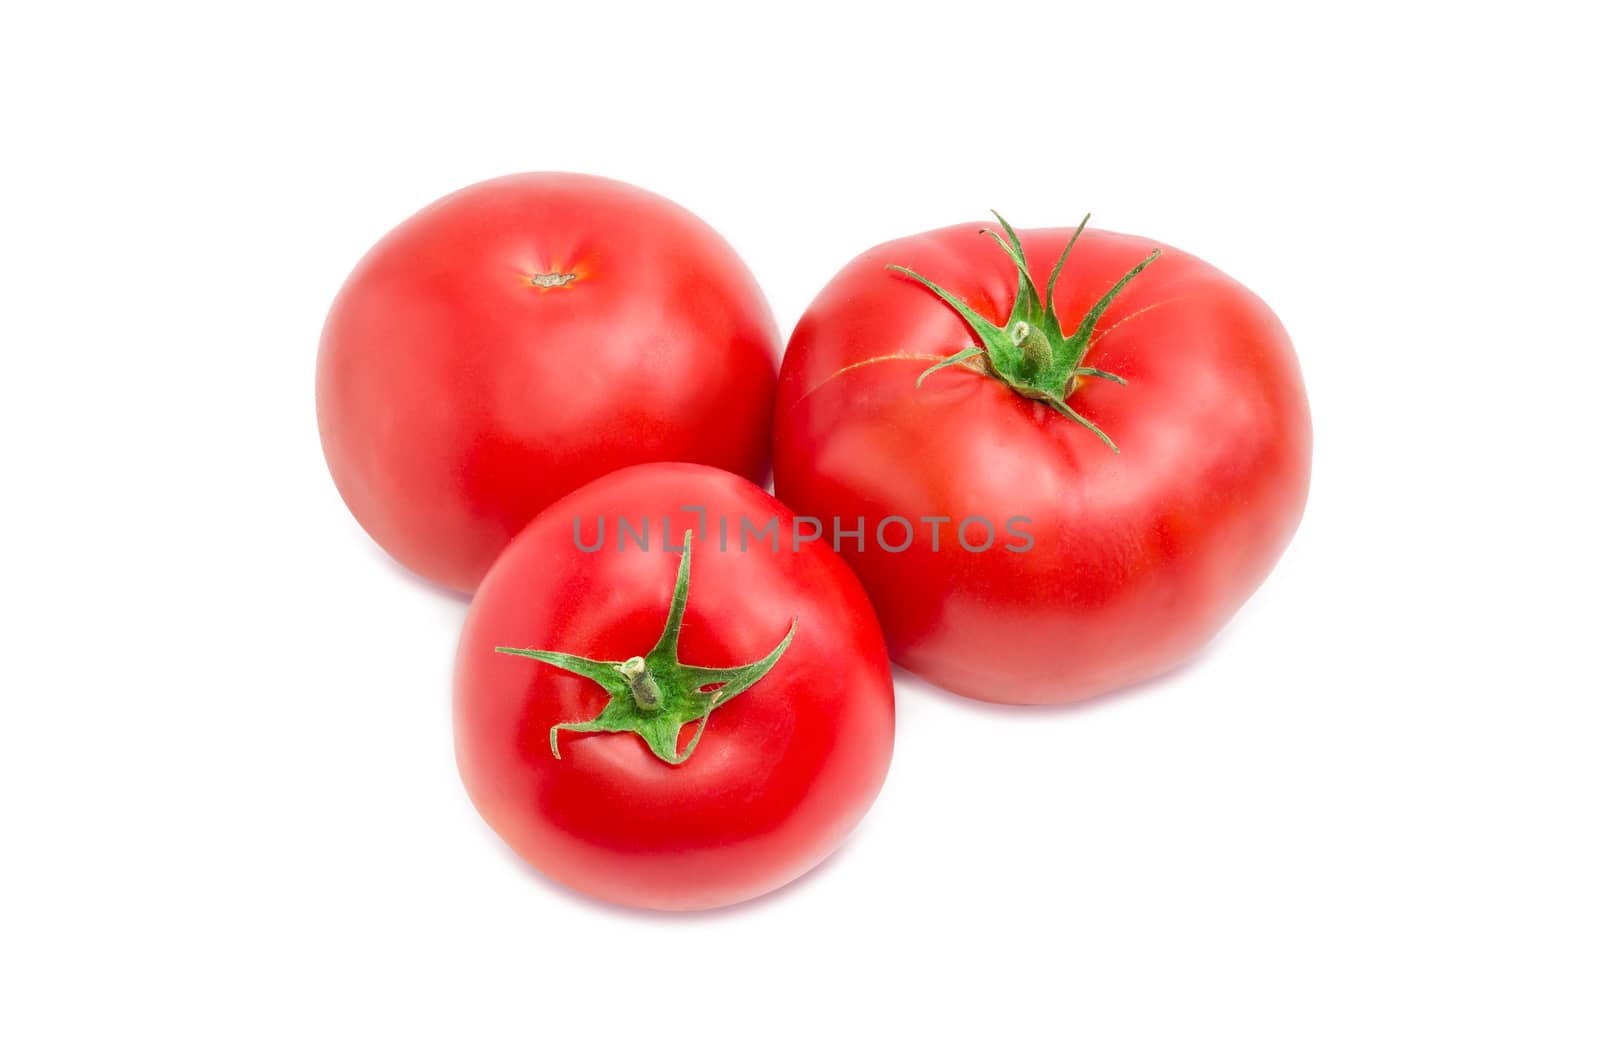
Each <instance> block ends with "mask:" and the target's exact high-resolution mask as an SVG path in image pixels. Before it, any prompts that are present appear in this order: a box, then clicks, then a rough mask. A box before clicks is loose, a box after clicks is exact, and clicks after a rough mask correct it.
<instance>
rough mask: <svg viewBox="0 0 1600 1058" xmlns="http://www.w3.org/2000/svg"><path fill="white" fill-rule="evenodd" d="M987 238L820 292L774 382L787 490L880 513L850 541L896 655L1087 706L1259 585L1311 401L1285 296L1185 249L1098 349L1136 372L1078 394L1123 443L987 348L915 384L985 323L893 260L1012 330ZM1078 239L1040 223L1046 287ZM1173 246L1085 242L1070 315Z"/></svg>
mask: <svg viewBox="0 0 1600 1058" xmlns="http://www.w3.org/2000/svg"><path fill="white" fill-rule="evenodd" d="M981 227H983V225H980V224H970V225H959V226H956V227H951V228H945V229H941V230H938V231H932V232H928V233H926V234H923V235H917V236H914V237H911V238H906V239H901V240H898V241H896V242H891V243H887V244H885V245H882V246H879V247H877V248H875V249H873V250H870V251H868V252H867V253H865V254H863V255H862V256H860V257H858V258H857V259H856V260H854V261H852V262H851V263H850V264H849V265H847V266H846V267H845V269H844V270H843V271H842V272H840V273H839V275H838V276H837V277H835V278H834V279H833V281H832V282H831V283H829V284H828V286H827V287H826V289H824V290H823V291H822V293H821V294H820V295H819V296H818V297H817V299H816V300H815V301H814V302H813V303H812V305H811V307H810V308H809V310H808V311H807V312H806V314H805V316H804V317H803V318H802V319H801V321H800V323H799V325H798V326H797V328H796V329H795V332H794V335H793V337H792V339H791V340H790V342H789V347H788V351H787V354H786V357H785V360H784V364H783V369H782V372H781V375H780V379H779V390H778V403H777V409H776V415H775V427H774V476H775V484H776V490H777V493H778V496H779V497H780V498H781V499H782V500H783V501H784V502H785V503H786V504H787V505H789V506H790V507H791V508H793V509H794V510H795V511H796V512H797V513H799V514H803V515H810V516H814V517H817V518H819V519H821V520H822V521H823V522H824V524H825V525H827V526H828V528H829V530H830V532H831V528H832V524H833V519H839V520H840V521H841V524H842V526H843V527H844V528H846V529H847V530H848V529H854V528H856V526H857V520H858V519H860V520H861V521H862V522H863V523H864V524H865V526H866V527H867V533H866V535H865V539H864V541H861V542H859V543H858V542H857V541H855V540H854V539H845V540H844V541H843V544H844V547H843V554H844V557H845V559H846V560H848V561H849V562H850V564H851V565H852V566H853V567H854V568H855V570H856V572H857V573H858V574H859V575H860V577H861V581H862V583H863V585H864V586H865V587H866V589H867V591H868V593H869V594H870V595H871V597H872V600H873V603H874V604H875V606H876V607H877V612H878V615H879V617H880V619H881V621H882V625H883V630H884V635H885V638H886V639H887V641H888V644H889V650H890V653H891V655H892V656H893V657H894V659H895V660H896V661H898V662H900V663H901V664H903V665H905V666H906V667H907V668H908V669H910V670H911V671H913V672H916V673H918V674H920V675H922V676H924V677H926V678H927V679H929V680H931V681H932V682H934V683H937V684H939V685H941V686H943V687H946V688H949V689H951V690H954V691H956V692H958V693H960V694H963V695H968V696H970V697H974V698H981V699H985V700H989V701H996V702H1011V703H1050V702H1065V701H1072V700H1076V699H1081V698H1086V697H1089V696H1092V695H1096V694H1100V693H1102V692H1105V691H1109V690H1111V689H1114V688H1117V687H1121V686H1124V685H1126V684H1130V683H1133V682H1135V681H1138V680H1142V679H1145V678H1147V677H1150V676H1154V675H1156V674H1158V673H1160V672H1162V671H1163V670H1166V669H1169V668H1171V667H1173V666H1174V665H1176V664H1178V663H1179V662H1181V661H1182V660H1184V659H1185V658H1186V657H1188V656H1189V655H1191V654H1192V653H1194V652H1195V651H1196V650H1197V649H1198V648H1199V647H1200V646H1202V645H1203V644H1204V643H1205V642H1206V641H1207V640H1208V639H1210V638H1211V637H1212V636H1213V635H1214V634H1215V633H1216V632H1217V631H1218V629H1220V628H1221V627H1222V625H1223V624H1224V623H1225V622H1226V621H1227V620H1228V618H1229V617H1230V616H1231V615H1232V614H1233V613H1234V612H1235V611H1236V610H1237V609H1238V608H1239V606H1240V605H1241V604H1243V603H1244V601H1245V600H1246V598H1248V597H1249V595H1250V594H1251V593H1252V592H1253V591H1254V590H1255V589H1256V587H1257V586H1258V585H1259V584H1260V583H1261V581H1262V580H1263V579H1264V578H1265V577H1266V575H1267V573H1268V572H1269V571H1270V570H1271V569H1272V567H1273V565H1274V564H1275V563H1276V561H1277V560H1278V557H1279V556H1280V554H1281V553H1282V552H1283V550H1284V548H1285V547H1286V546H1287V544H1288V542H1289V538H1290V536H1291V535H1292V534H1293V533H1294V530H1295V528H1296V526H1297V525H1298V523H1299V520H1300V516H1301V512H1302V510H1303V508H1304V505H1305V501H1306V493H1307V488H1308V483H1309V474H1310V459H1311V425H1310V417H1309V412H1308V408H1307V402H1306V395H1305V390H1304V387H1303V385H1302V382H1301V377H1300V370H1299V365H1298V363H1297V361H1296V358H1295V354H1294V350H1293V347H1292V346H1291V344H1290V341H1289V337H1288V335H1287V334H1286V333H1285V331H1284V328H1283V327H1282V325H1281V324H1280V323H1279V322H1278V320H1277V318H1276V317H1275V316H1274V315H1273V313H1272V312H1271V311H1270V310H1269V309H1268V308H1267V306H1266V305H1265V304H1263V303H1262V302H1261V300H1260V299H1259V298H1257V297H1256V296H1255V295H1253V294H1252V293H1251V292H1250V291H1249V290H1247V289H1245V288H1244V287H1243V286H1241V285H1240V284H1239V283H1237V282H1235V281H1234V280H1232V279H1230V278H1228V277H1227V276H1226V275H1224V274H1223V273H1221V272H1220V271H1218V270H1217V269H1215V268H1213V267H1212V266H1210V265H1208V264H1206V263H1205V262H1204V261H1201V260H1200V259H1198V258H1196V257H1193V256H1190V255H1189V254H1186V253H1184V252H1182V251H1180V250H1176V249H1173V248H1171V247H1161V249H1162V255H1161V256H1160V257H1159V259H1157V260H1156V261H1154V262H1153V263H1151V264H1150V265H1149V266H1148V267H1147V268H1146V269H1145V270H1144V271H1143V272H1142V273H1141V274H1139V275H1137V276H1136V277H1134V278H1133V279H1132V280H1131V281H1130V282H1129V283H1128V285H1127V286H1126V287H1125V288H1124V289H1123V290H1122V291H1121V292H1120V293H1119V294H1118V296H1117V297H1116V298H1115V299H1114V301H1113V302H1112V304H1111V306H1110V308H1109V310H1108V311H1107V312H1106V313H1105V315H1104V316H1103V317H1101V319H1100V321H1099V323H1098V325H1097V326H1096V327H1095V329H1094V331H1093V338H1092V340H1091V341H1090V344H1089V347H1088V352H1087V354H1086V356H1085V359H1084V360H1083V364H1084V365H1086V366H1090V367H1093V368H1097V369H1100V370H1103V371H1108V372H1113V373H1115V374H1117V375H1119V376H1121V377H1122V378H1124V379H1126V382H1127V385H1126V386H1122V385H1118V384H1117V383H1116V382H1114V381H1111V380H1107V379H1103V378H1092V377H1086V378H1083V379H1081V380H1080V384H1079V386H1078V388H1077V389H1076V390H1075V391H1073V392H1072V393H1071V396H1070V398H1069V399H1068V401H1067V403H1068V404H1069V405H1070V406H1071V407H1072V408H1073V409H1074V410H1076V411H1078V412H1079V413H1081V414H1082V415H1083V416H1085V417H1086V418H1087V419H1089V420H1091V421H1092V422H1094V423H1096V424H1098V425H1099V426H1100V427H1101V428H1102V429H1103V430H1104V431H1105V432H1106V434H1107V435H1108V436H1109V437H1110V438H1111V439H1113V440H1114V441H1115V443H1116V444H1117V445H1118V446H1119V447H1120V449H1121V451H1120V453H1119V452H1117V451H1114V450H1113V449H1112V448H1111V447H1109V446H1108V445H1107V444H1105V443H1104V442H1102V441H1101V440H1100V439H1099V438H1098V437H1096V436H1095V434H1093V433H1092V432H1090V430H1089V429H1086V428H1085V427H1084V426H1082V425H1079V424H1078V423H1077V422H1074V421H1073V420H1071V419H1070V418H1068V417H1067V416H1066V415H1064V414H1062V413H1061V412H1059V411H1057V410H1055V409H1053V408H1051V407H1049V406H1048V405H1046V404H1044V403H1040V402H1039V401H1036V400H1032V399H1029V398H1027V397H1024V396H1022V395H1020V394H1019V393H1017V392H1015V391H1014V390H1013V389H1012V388H1011V387H1010V386H1008V385H1007V384H1006V383H1004V382H1003V381H1001V380H999V379H997V378H995V377H993V376H991V375H988V374H985V373H984V372H983V371H982V369H981V367H980V366H979V365H980V364H981V361H979V360H974V361H968V362H963V363H961V364H956V365H952V366H950V367H946V368H944V369H941V370H939V371H937V372H935V373H934V374H932V375H929V376H928V377H927V378H926V380H925V381H924V382H923V383H922V385H921V386H920V387H919V386H918V385H917V380H918V376H919V375H921V374H922V372H924V371H925V370H927V369H928V368H929V367H930V366H932V365H933V364H934V363H937V362H938V361H939V360H941V359H943V358H944V357H947V356H950V355H952V354H954V353H957V352H959V351H961V350H962V349H964V348H967V347H971V346H973V345H974V344H975V340H976V336H975V334H974V332H973V331H972V330H971V329H969V327H968V326H967V324H966V323H965V322H964V321H963V320H962V318H961V317H960V316H959V315H958V314H957V313H956V312H955V311H953V310H952V309H951V307H950V306H948V305H946V304H944V303H943V302H941V301H940V300H939V298H937V297H936V296H934V295H933V294H932V293H931V292H930V291H929V290H928V289H927V288H926V287H924V286H922V285H921V284H919V283H917V282H916V281H914V280H913V279H911V278H909V277H907V276H905V275H902V274H899V273H895V272H891V271H888V270H886V266H889V265H900V266H904V267H908V268H910V269H912V270H914V271H916V272H917V273H920V274H921V275H922V276H925V277H927V278H928V279H930V280H932V281H933V282H935V283H938V284H940V285H941V286H943V287H945V288H947V289H948V290H949V291H951V292H952V293H953V294H954V295H956V296H957V297H959V298H961V299H963V300H964V301H965V302H966V303H967V304H968V305H969V306H970V307H971V308H972V309H974V310H976V312H977V313H978V314H979V315H980V316H982V317H985V318H986V319H988V320H990V321H992V322H994V323H996V324H1002V325H1003V324H1004V323H1005V322H1006V319H1007V312H1008V311H1009V309H1010V307H1011V305H1012V302H1013V298H1014V297H1015V295H1016V293H1017V289H1018V286H1019V282H1018V273H1017V268H1016V266H1015V265H1014V264H1013V263H1012V261H1011V260H1010V259H1009V258H1008V257H1007V256H1006V254H1005V253H1004V252H1003V251H1002V250H1000V249H999V248H998V247H997V246H996V244H995V243H994V242H992V241H991V240H990V239H988V238H985V237H983V236H982V235H981V234H979V229H980V228H981ZM1071 236H1072V229H1066V228H1063V229H1048V230H1036V231H1024V232H1022V233H1021V236H1020V238H1021V244H1022V247H1023V249H1024V251H1025V253H1026V256H1027V260H1028V263H1029V274H1030V275H1031V276H1032V277H1033V280H1034V282H1035V284H1036V285H1037V287H1038V289H1039V290H1041V291H1043V290H1045V289H1046V284H1047V281H1048V277H1049V273H1050V270H1051V267H1052V265H1053V263H1054V262H1055V261H1056V259H1057V258H1058V256H1059V255H1060V254H1061V252H1062V250H1063V248H1064V247H1065V246H1066V245H1067V242H1068V240H1069V239H1070V238H1071ZM1157 247H1160V244H1159V243H1155V242H1153V241H1152V240H1149V239H1143V238H1136V237H1133V236H1128V235H1119V234H1114V233H1111V232H1105V231H1097V230H1093V229H1090V230H1088V231H1086V232H1085V233H1084V234H1083V236H1082V237H1081V238H1080V239H1079V241H1078V243H1077V245H1076V246H1075V247H1074V249H1073V250H1072V252H1071V254H1070V256H1069V257H1068V259H1067V261H1066V264H1065V266H1064V268H1063V270H1062V273H1061V278H1060V282H1059V285H1058V286H1057V289H1056V292H1055V298H1054V305H1055V307H1056V310H1057V313H1058V314H1059V316H1060V318H1061V319H1062V320H1063V321H1064V322H1065V325H1066V329H1068V330H1070V329H1071V328H1072V327H1074V326H1075V325H1076V323H1077V322H1078V321H1079V320H1080V319H1081V318H1083V317H1084V315H1085V314H1086V313H1087V312H1088V311H1089V309H1090V308H1091V306H1092V305H1093V304H1094V303H1095V302H1096V301H1097V300H1098V299H1099V298H1100V297H1101V296H1102V295H1104V294H1105V293H1106V292H1107V291H1109V290H1110V289H1111V288H1112V287H1113V285H1114V284H1115V283H1116V282H1117V281H1118V279H1119V278H1121V277H1122V276H1123V275H1124V274H1125V273H1127V272H1128V271H1129V270H1130V268H1132V267H1133V266H1134V265H1136V264H1137V263H1138V262H1140V261H1141V260H1142V259H1144V258H1145V257H1146V255H1148V254H1149V253H1150V252H1151V250H1152V248H1157ZM895 517H898V518H903V519H906V520H907V521H909V522H910V523H911V525H912V527H913V528H914V529H915V530H916V535H915V538H914V539H913V541H912V542H911V544H910V546H907V547H905V549H904V550H898V549H899V548H900V546H901V544H902V542H903V540H904V537H905V535H906V534H905V530H904V528H902V527H901V526H900V525H899V523H891V524H890V525H889V528H888V529H887V530H886V531H885V533H884V536H883V539H882V540H880V539H879V538H878V535H877V533H876V532H875V528H876V527H877V526H878V525H879V524H880V523H882V522H883V520H884V519H888V518H895ZM941 518H942V519H948V521H944V522H939V521H936V520H935V521H924V520H923V519H941ZM968 519H984V520H986V521H987V522H988V523H989V524H990V525H992V526H993V527H994V541H993V543H992V545H991V546H990V547H988V548H987V549H979V548H978V545H980V544H981V543H982V542H983V541H984V540H985V538H986V530H985V528H984V522H983V521H976V520H974V521H970V522H969V524H968V526H967V533H966V539H967V540H968V542H969V543H970V545H971V549H969V548H968V547H967V546H963V545H962V543H961V542H960V541H959V540H957V539H956V537H955V533H956V532H957V531H958V530H959V528H960V525H961V523H962V522H963V521H964V520H968ZM1017 519H1020V520H1017ZM1014 520H1017V521H1014ZM1008 524H1009V525H1010V526H1012V527H1014V528H1016V529H1018V530H1019V531H1017V532H1008V531H1007V527H1008ZM935 529H938V530H939V531H940V532H941V537H942V538H941V540H940V541H939V546H938V547H937V549H935V546H934V542H933V539H932V536H933V532H934V530H935ZM885 545H887V546H885ZM858 548H859V549H860V550H859V551H858Z"/></svg>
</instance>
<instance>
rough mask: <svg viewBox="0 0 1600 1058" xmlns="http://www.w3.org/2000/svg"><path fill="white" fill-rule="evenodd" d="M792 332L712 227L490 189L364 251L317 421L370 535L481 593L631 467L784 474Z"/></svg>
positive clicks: (570, 190)
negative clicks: (785, 384) (599, 487)
mask: <svg viewBox="0 0 1600 1058" xmlns="http://www.w3.org/2000/svg"><path fill="white" fill-rule="evenodd" d="M777 351H778V336H777V332H776V329H775V326H774V323H773V320H772V315H771V312H770V310H769V309H768V307H767V303H766V301H765V299H764V298H763V296H762V294H761V291H760V289H759V288H758V287H757V286H756V283H755V280H754V279H753V278H752V277H751V275H750V273H749V271H748V270H747V269H746V268H745V266H744V265H743V263H741V262H740V260H739V258H738V256H737V255H735V253H734V252H733V250H732V248H731V247H729V246H728V244H727V243H726V242H724V241H723V240H722V238H721V237H719V236H718V235H717V234H716V232H714V231H712V230H711V228H709V227H708V226H707V225H706V224H705V223H704V222H702V221H701V220H700V219H699V218H697V217H695V216H694V215H693V214H691V213H689V212H688V211H687V210H685V209H683V208H681V207H679V206H677V205H674V204H673V203H671V202H669V201H667V200H666V199H664V198H661V197H660V196H658V195H654V194H651V193H649V192H647V191H643V190H641V189H639V188H637V187H632V186H630V185H628V184H623V183H618V182H616V181H613V180H604V179H601V178H599V177H593V176H583V175H578V174H572V173H525V174H521V175H517V176H507V177H502V178H500V179H497V180H489V181H487V182H485V183H481V184H475V185H473V186H471V187H468V188H465V189H464V190H461V191H457V192H456V193H454V194H452V195H449V196H447V197H445V198H443V199H440V200H439V201H438V202H435V203H434V204H433V205H431V206H428V207H427V208H426V209H424V210H422V211H421V212H420V213H417V214H416V215H415V216H413V217H411V218H410V219H409V220H407V221H405V222H404V223H403V224H401V225H400V226H399V227H398V228H396V229H394V230H393V231H392V232H390V233H389V234H388V235H386V236H385V237H384V238H383V239H382V240H381V241H380V242H379V243H378V244H377V245H376V246H375V247H373V249H372V250H371V251H370V252H369V253H368V254H367V255H366V257H364V258H363V259H362V260H361V262H360V264H358V265H357V266H356V268H355V271H354V272H352V273H351V275H350V278H349V279H348V280H347V281H346V282H345V285H344V288H343V289H342V290H341V291H340V292H339V295H338V297H337V299H336V300H335V301H334V304H333V307H332V309H331V311H330V312H329V314H328V319H327V323H326V325H325V327H324V330H323V333H322V343H321V349H320V353H319V357H318V362H317V418H318V423H319V426H320V429H321V433H322V444H323V450H324V453H325V454H326V456H327V460H328V467H329V469H330V470H331V471H332V472H333V479H334V482H335V483H336V484H337V485H338V488H339V492H340V494H341V495H342V496H343V497H344V500H345V502H346V503H347V504H348V505H349V507H350V510H351V511H352V512H353V513H354V514H355V516H356V518H357V520H358V521H359V522H360V523H361V525H362V526H363V527H364V528H365V529H366V530H367V532H368V533H370V534H371V535H372V537H373V538H374V539H375V540H376V541H377V542H378V543H379V544H380V545H382V546H383V547H384V548H385V549H386V550H387V551H388V552H389V553H390V554H391V555H393V556H394V557H395V558H396V559H398V560H399V561H400V562H401V563H402V564H404V565H406V566H408V567H410V568H411V569H412V570H414V571H415V572H417V573H419V574H421V575H422V576H424V577H427V578H429V579H430V580H434V581H437V582H439V583H441V584H444V585H447V586H449V587H451V588H455V589H458V590H461V591H470V590H472V589H473V588H474V587H475V586H476V585H477V583H478V580H479V579H480V578H481V577H482V576H483V573H484V571H485V570H487V569H488V568H489V564H490V563H491V562H492V561H493V560H494V558H495V556H496V555H498V554H499V553H500V550H501V548H503V547H504V546H505V545H506V543H507V542H508V541H509V540H510V539H511V537H512V536H514V535H515V534H516V532H517V531H518V530H519V529H521V528H522V527H523V526H524V525H526V524H527V522H528V520H529V519H531V518H532V517H533V516H534V515H535V514H537V513H538V512H539V511H541V510H543V509H544V508H545V507H546V506H547V505H548V504H550V503H551V502H552V501H553V500H555V499H557V498H559V497H560V496H563V495H565V494H566V493H568V492H570V491H571V490H572V489H574V488H576V487H578V486H579V485H582V484H583V483H585V482H587V481H591V480H593V479H594V478H597V477H599V476H601V475H603V474H606V473H608V472H610V471H612V470H616V469H618V468H620V467H624V466H629V465H632V464H635V463H646V462H652V461H657V460H684V461H689V462H696V463H705V464H709V465H712V466H718V467H723V468H725V469H727V470H730V471H733V472H734V473H737V474H741V475H744V476H745V477H749V478H752V479H758V480H759V479H762V478H764V477H765V474H766V472H767V465H768V439H769V436H770V423H771V418H770V415H771V401H772V389H773V382H774V378H775V375H776V369H777Z"/></svg>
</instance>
